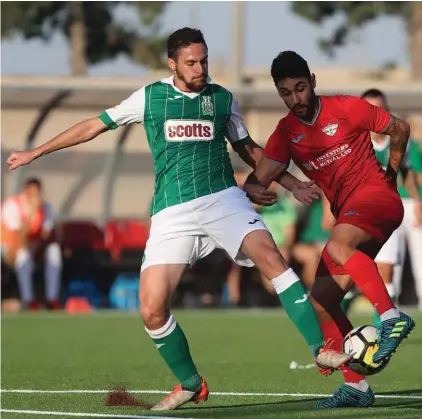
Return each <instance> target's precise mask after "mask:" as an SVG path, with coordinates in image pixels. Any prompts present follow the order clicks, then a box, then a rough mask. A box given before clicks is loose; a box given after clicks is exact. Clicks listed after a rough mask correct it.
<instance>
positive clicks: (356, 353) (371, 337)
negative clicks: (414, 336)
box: [343, 326, 389, 375]
mask: <svg viewBox="0 0 422 419" xmlns="http://www.w3.org/2000/svg"><path fill="white" fill-rule="evenodd" d="M377 341H378V336H377V329H376V328H375V327H373V326H359V327H355V328H354V329H353V330H351V331H350V332H349V333H348V334H347V336H346V337H345V338H344V341H343V352H345V353H347V354H350V355H353V359H352V360H351V361H350V363H349V364H348V367H349V368H350V369H351V370H353V371H355V372H357V373H358V374H362V375H374V374H378V373H379V372H381V371H382V370H383V369H384V368H385V367H386V366H387V364H388V362H389V359H387V360H386V361H382V362H380V363H375V362H374V361H373V360H372V357H373V355H374V353H375V352H376V350H377V349H378V344H377Z"/></svg>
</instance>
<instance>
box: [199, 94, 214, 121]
mask: <svg viewBox="0 0 422 419" xmlns="http://www.w3.org/2000/svg"><path fill="white" fill-rule="evenodd" d="M202 114H203V115H209V116H214V107H213V106H212V101H211V96H202Z"/></svg>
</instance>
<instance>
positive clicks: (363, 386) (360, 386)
mask: <svg viewBox="0 0 422 419" xmlns="http://www.w3.org/2000/svg"><path fill="white" fill-rule="evenodd" d="M344 384H345V385H346V386H349V387H353V388H355V389H356V390H359V391H363V392H364V393H365V392H366V391H367V390H368V388H369V383H368V381H366V380H365V379H363V380H361V381H359V382H357V383H348V382H346V383H344Z"/></svg>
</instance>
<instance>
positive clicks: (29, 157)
mask: <svg viewBox="0 0 422 419" xmlns="http://www.w3.org/2000/svg"><path fill="white" fill-rule="evenodd" d="M35 157H36V156H35V153H34V152H33V151H32V150H31V151H14V152H13V153H12V154H11V155H10V156H9V158H8V159H7V164H8V165H9V170H15V169H17V168H18V167H20V166H24V165H26V164H29V163H31V162H32V161H33V160H35Z"/></svg>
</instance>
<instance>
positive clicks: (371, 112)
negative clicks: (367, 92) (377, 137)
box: [345, 96, 391, 134]
mask: <svg viewBox="0 0 422 419" xmlns="http://www.w3.org/2000/svg"><path fill="white" fill-rule="evenodd" d="M345 98H346V104H347V106H346V107H347V108H348V116H349V118H350V120H351V121H352V123H353V125H354V126H355V127H356V128H358V129H359V130H360V131H372V132H377V133H379V134H382V133H383V132H384V131H385V130H386V129H387V128H388V126H389V124H390V120H391V115H390V114H389V113H388V112H387V111H386V110H385V109H382V108H380V107H378V106H374V105H371V104H370V103H368V102H367V101H366V100H364V99H361V98H359V97H355V96H345Z"/></svg>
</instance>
